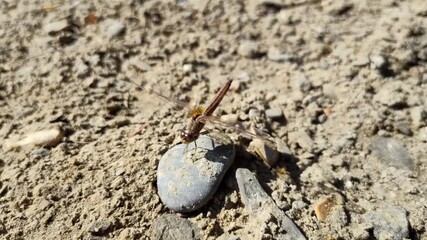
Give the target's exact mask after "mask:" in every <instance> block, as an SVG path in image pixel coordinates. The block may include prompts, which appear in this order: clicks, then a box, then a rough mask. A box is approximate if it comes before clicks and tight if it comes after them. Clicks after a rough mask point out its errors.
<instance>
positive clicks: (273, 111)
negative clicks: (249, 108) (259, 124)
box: [265, 107, 283, 119]
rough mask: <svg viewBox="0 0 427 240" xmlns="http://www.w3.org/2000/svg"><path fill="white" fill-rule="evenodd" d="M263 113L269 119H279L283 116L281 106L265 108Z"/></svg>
mask: <svg viewBox="0 0 427 240" xmlns="http://www.w3.org/2000/svg"><path fill="white" fill-rule="evenodd" d="M265 115H266V116H267V117H268V118H271V119H280V118H282V117H283V111H282V109H281V108H278V107H277V108H270V109H267V110H265Z"/></svg>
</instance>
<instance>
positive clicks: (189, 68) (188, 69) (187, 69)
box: [182, 63, 193, 73]
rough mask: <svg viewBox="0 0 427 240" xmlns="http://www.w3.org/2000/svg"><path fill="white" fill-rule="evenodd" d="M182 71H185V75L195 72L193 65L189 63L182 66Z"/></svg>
mask: <svg viewBox="0 0 427 240" xmlns="http://www.w3.org/2000/svg"><path fill="white" fill-rule="evenodd" d="M182 71H183V72H184V73H189V72H192V71H193V65H192V64H190V63H187V64H184V65H182Z"/></svg>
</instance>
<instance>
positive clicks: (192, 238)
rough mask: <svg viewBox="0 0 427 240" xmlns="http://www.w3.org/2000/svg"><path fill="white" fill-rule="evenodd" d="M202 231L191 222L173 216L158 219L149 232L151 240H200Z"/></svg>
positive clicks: (167, 215) (163, 216)
mask: <svg viewBox="0 0 427 240" xmlns="http://www.w3.org/2000/svg"><path fill="white" fill-rule="evenodd" d="M199 232H200V230H199V229H198V228H197V226H196V225H195V224H194V223H192V222H191V221H190V220H188V219H185V218H180V217H178V216H175V215H172V214H165V215H162V216H160V217H159V218H157V219H156V220H155V221H154V223H153V225H151V227H150V230H149V235H150V238H151V239H165V240H166V239H167V240H187V239H188V240H196V239H200V233H199Z"/></svg>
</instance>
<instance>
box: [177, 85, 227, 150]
mask: <svg viewBox="0 0 427 240" xmlns="http://www.w3.org/2000/svg"><path fill="white" fill-rule="evenodd" d="M232 82H233V79H231V78H228V80H227V82H226V83H225V85H224V86H223V87H222V88H221V89H220V90H219V91H218V92H217V94H216V95H215V97H214V98H213V99H212V102H211V103H210V104H209V106H208V107H207V108H206V109H205V111H203V113H201V114H200V113H197V114H196V115H194V116H192V118H191V120H190V123H189V125H188V128H187V131H184V130H183V131H182V132H181V138H182V139H183V141H184V142H186V143H189V142H192V141H194V140H196V139H197V137H198V136H199V134H200V131H202V129H203V127H204V126H205V124H206V118H207V117H209V116H212V113H213V112H214V111H215V109H216V108H217V107H218V106H219V104H220V103H221V101H222V99H223V98H224V96H225V94H226V93H227V91H228V89H230V86H231V83H232ZM196 112H197V111H196Z"/></svg>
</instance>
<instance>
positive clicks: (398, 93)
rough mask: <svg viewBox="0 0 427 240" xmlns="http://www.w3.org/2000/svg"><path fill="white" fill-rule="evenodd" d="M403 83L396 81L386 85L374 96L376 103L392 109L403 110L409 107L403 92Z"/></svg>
mask: <svg viewBox="0 0 427 240" xmlns="http://www.w3.org/2000/svg"><path fill="white" fill-rule="evenodd" d="M403 84H404V83H403V82H401V81H394V82H390V83H386V84H384V85H383V86H382V87H381V88H380V89H379V91H378V92H377V93H376V94H375V96H374V101H376V102H379V103H381V104H383V105H385V106H387V107H390V108H397V109H399V108H402V107H403V106H406V105H408V103H407V102H406V96H405V94H404V92H403V91H402V86H403Z"/></svg>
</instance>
